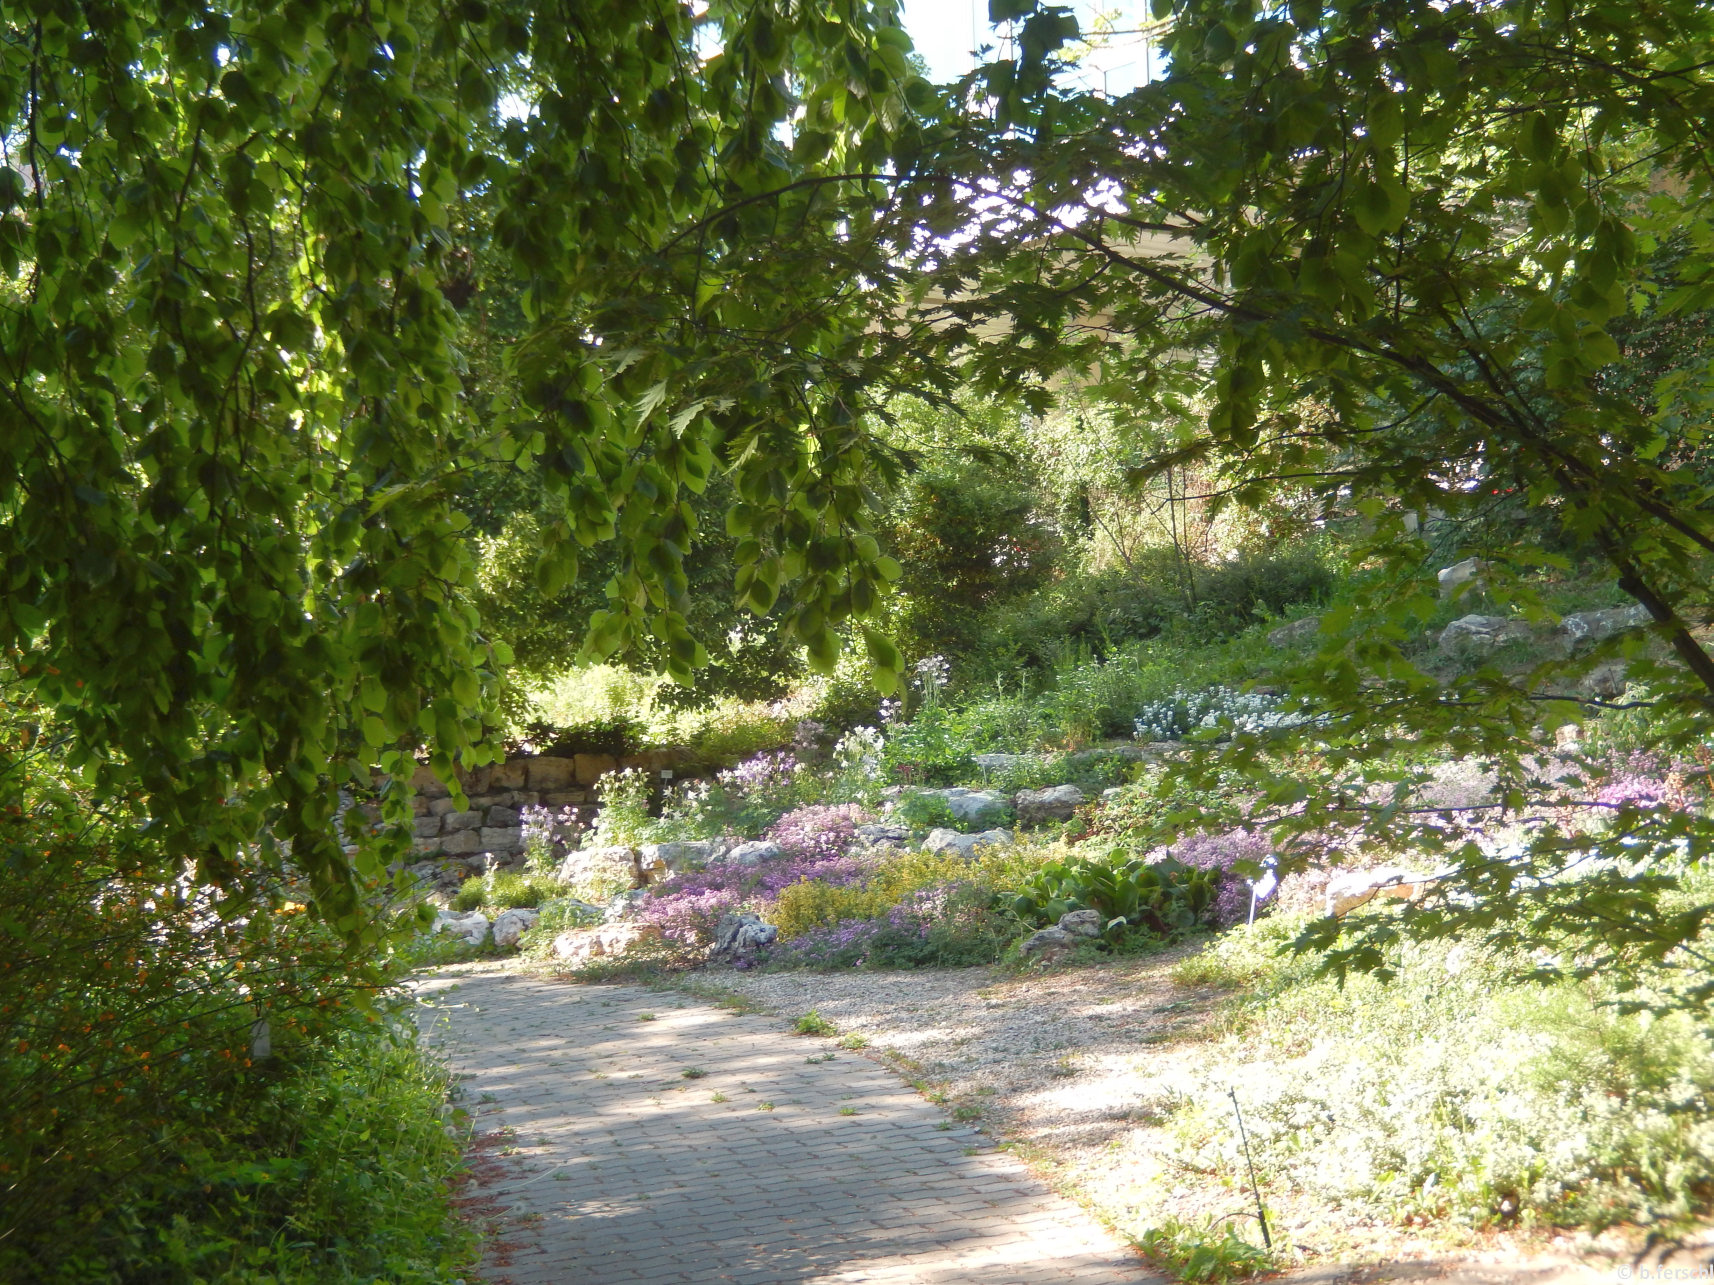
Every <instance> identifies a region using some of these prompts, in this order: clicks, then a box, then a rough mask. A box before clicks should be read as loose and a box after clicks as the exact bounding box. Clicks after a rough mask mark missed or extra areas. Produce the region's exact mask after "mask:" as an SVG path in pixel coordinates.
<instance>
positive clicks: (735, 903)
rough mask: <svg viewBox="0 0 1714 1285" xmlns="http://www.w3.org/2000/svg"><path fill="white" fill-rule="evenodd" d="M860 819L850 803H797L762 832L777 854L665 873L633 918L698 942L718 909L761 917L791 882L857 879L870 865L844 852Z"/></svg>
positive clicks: (682, 940)
mask: <svg viewBox="0 0 1714 1285" xmlns="http://www.w3.org/2000/svg"><path fill="white" fill-rule="evenodd" d="M867 819H868V815H867V813H865V812H864V811H863V810H862V809H861V808H858V807H856V806H855V805H851V804H844V805H838V806H833V807H824V806H811V807H805V808H797V809H795V810H793V811H791V812H788V813H786V814H785V815H784V816H782V817H780V818H779V819H778V820H777V821H776V822H775V823H774V825H773V826H771V827H770V828H769V830H768V837H769V838H771V839H773V841H774V842H775V843H777V844H778V845H779V847H780V855H779V856H778V857H774V858H771V859H767V860H763V861H762V862H760V863H759V864H758V865H755V866H744V865H738V864H736V863H733V862H719V863H716V864H714V865H711V866H709V867H708V868H707V869H705V870H695V871H685V872H683V873H681V874H676V875H673V876H671V877H670V878H668V879H666V880H664V881H663V882H661V883H659V884H657V885H656V886H655V888H654V891H653V893H652V895H651V896H650V897H649V898H648V899H647V900H645V901H644V902H643V903H642V906H641V907H640V908H639V911H638V918H639V919H640V920H641V921H642V922H644V923H649V924H654V925H655V926H657V927H658V928H660V929H661V931H662V933H663V934H664V935H665V936H666V937H667V939H668V940H669V941H673V942H675V943H677V944H678V945H680V946H684V947H702V946H707V945H709V944H710V943H711V942H713V940H714V933H715V929H716V927H717V926H718V925H719V922H720V917H721V916H722V915H725V914H728V913H730V912H733V911H738V910H749V911H753V912H755V913H757V914H759V915H761V916H762V917H763V918H764V919H766V918H767V917H768V912H769V910H770V909H771V908H772V906H773V903H774V901H775V899H776V898H777V897H778V896H779V894H780V891H781V890H782V889H784V888H788V887H790V886H791V885H792V884H794V883H802V882H804V881H806V880H820V881H821V882H823V883H829V884H834V885H846V884H851V883H856V882H859V881H860V880H861V879H862V878H863V877H864V876H865V875H866V874H867V873H868V872H869V871H870V870H871V869H872V866H873V863H872V862H871V861H869V860H867V859H865V858H862V857H857V856H852V855H849V854H848V852H847V849H848V847H849V846H850V843H851V841H852V839H853V838H854V837H855V834H856V829H857V826H858V825H860V824H862V822H863V821H865V820H867Z"/></svg>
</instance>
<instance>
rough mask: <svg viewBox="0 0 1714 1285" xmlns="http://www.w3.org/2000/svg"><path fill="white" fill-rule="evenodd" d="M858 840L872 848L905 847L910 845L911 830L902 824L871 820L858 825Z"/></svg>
mask: <svg viewBox="0 0 1714 1285" xmlns="http://www.w3.org/2000/svg"><path fill="white" fill-rule="evenodd" d="M857 841H858V842H859V843H862V844H865V845H867V846H868V847H871V848H899V849H903V848H907V847H909V846H910V842H911V832H910V831H909V830H908V829H906V828H905V827H904V826H902V825H888V824H887V823H886V822H885V821H871V822H870V823H869V824H867V825H860V826H858V827H857Z"/></svg>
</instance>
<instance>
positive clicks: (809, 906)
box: [769, 879, 894, 941]
mask: <svg viewBox="0 0 1714 1285" xmlns="http://www.w3.org/2000/svg"><path fill="white" fill-rule="evenodd" d="M893 905H894V901H893V900H891V899H889V898H888V897H887V895H886V893H885V892H884V891H882V890H881V889H871V888H861V887H851V886H845V887H839V886H836V885H834V884H830V883H825V882H823V881H822V880H820V879H803V880H800V881H799V882H797V883H794V884H788V885H787V886H786V887H784V888H782V889H780V894H779V897H778V899H777V900H776V901H775V902H774V908H773V910H772V911H771V912H770V914H769V919H770V921H771V922H772V923H773V924H774V925H775V926H776V927H778V928H779V930H780V940H781V941H790V940H791V939H792V938H794V937H801V936H802V935H803V934H804V933H806V932H808V931H809V930H810V929H812V928H821V927H831V926H832V925H834V924H837V923H839V922H840V921H841V920H844V919H873V918H874V917H875V916H877V915H881V914H885V913H886V912H887V911H888V910H890V909H891V908H892V906H893Z"/></svg>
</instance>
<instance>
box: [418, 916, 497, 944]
mask: <svg viewBox="0 0 1714 1285" xmlns="http://www.w3.org/2000/svg"><path fill="white" fill-rule="evenodd" d="M488 928H489V924H488V916H487V915H485V914H483V913H482V912H481V911H480V910H469V911H466V912H464V913H463V914H458V913H456V912H454V911H447V910H443V911H441V912H440V913H439V914H438V915H436V916H435V917H434V928H433V929H432V931H434V932H437V933H439V932H449V933H451V934H452V935H453V936H454V937H462V938H464V940H465V941H467V942H469V943H470V944H471V945H472V946H480V945H481V944H482V943H483V942H484V941H486V940H487V939H488Z"/></svg>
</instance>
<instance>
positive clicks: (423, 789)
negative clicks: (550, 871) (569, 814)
mask: <svg viewBox="0 0 1714 1285" xmlns="http://www.w3.org/2000/svg"><path fill="white" fill-rule="evenodd" d="M685 758H686V755H685V754H684V753H683V752H682V751H675V750H652V751H649V752H647V753H644V754H631V755H626V756H624V757H622V758H621V757H616V756H615V755H612V754H577V755H572V756H569V757H564V758H550V757H519V758H512V759H507V760H506V761H505V762H504V763H495V764H492V765H490V766H488V767H479V768H473V769H471V770H469V771H461V772H460V773H459V781H460V783H461V784H462V785H463V786H464V793H465V800H466V803H467V804H468V806H467V807H463V808H461V807H459V806H458V804H457V803H456V802H455V801H454V800H453V798H452V797H451V794H452V792H451V791H450V790H448V789H447V787H446V786H445V785H443V784H442V783H441V781H440V779H439V778H438V777H436V776H435V774H434V773H433V772H431V771H430V770H429V769H428V768H426V767H423V768H418V769H417V773H416V775H415V777H413V778H412V781H411V784H412V786H413V787H414V788H415V790H416V799H415V801H414V804H413V806H414V808H415V812H416V817H415V820H414V822H413V823H412V827H411V829H412V838H411V846H412V848H413V849H414V850H415V852H416V853H417V854H418V859H417V862H416V864H414V865H413V866H412V869H413V870H415V871H416V872H417V873H418V874H420V875H422V876H424V877H425V878H428V879H430V880H431V881H433V882H435V883H437V884H441V885H446V886H456V884H457V883H458V882H459V880H461V879H462V878H464V877H465V876H467V875H469V874H472V873H481V872H483V871H485V870H487V869H488V868H489V867H490V866H494V867H500V868H505V867H510V866H521V865H522V864H523V862H524V830H523V818H522V812H523V809H524V808H526V807H534V806H537V805H540V806H543V807H549V808H553V809H555V810H556V811H557V810H558V809H560V808H564V807H576V808H578V809H580V810H581V811H582V813H583V816H584V819H585V822H586V824H587V823H588V822H592V821H593V820H594V816H595V811H596V791H595V783H596V782H597V781H598V780H600V778H601V777H602V776H603V775H605V774H606V773H608V772H616V771H619V770H620V769H622V768H640V769H641V770H643V771H645V772H649V773H651V774H654V773H658V772H660V771H662V770H663V769H667V768H671V767H675V766H682V764H683V762H684V760H685Z"/></svg>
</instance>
